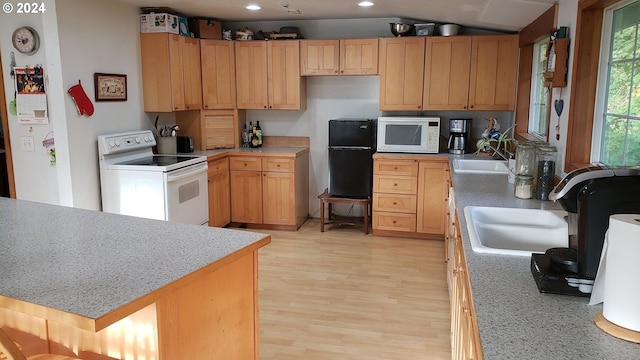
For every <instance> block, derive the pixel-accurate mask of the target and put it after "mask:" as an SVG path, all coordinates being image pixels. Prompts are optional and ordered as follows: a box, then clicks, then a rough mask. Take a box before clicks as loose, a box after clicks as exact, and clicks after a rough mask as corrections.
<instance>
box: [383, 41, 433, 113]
mask: <svg viewBox="0 0 640 360" xmlns="http://www.w3.org/2000/svg"><path fill="white" fill-rule="evenodd" d="M424 46H425V39H424V37H418V36H413V37H403V38H384V39H380V58H379V60H380V64H379V65H380V110H422V88H423V82H424Z"/></svg>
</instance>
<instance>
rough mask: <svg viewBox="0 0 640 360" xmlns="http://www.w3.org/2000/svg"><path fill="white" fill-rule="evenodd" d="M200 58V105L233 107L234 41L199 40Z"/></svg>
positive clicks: (207, 107)
mask: <svg viewBox="0 0 640 360" xmlns="http://www.w3.org/2000/svg"><path fill="white" fill-rule="evenodd" d="M200 56H201V59H202V102H203V104H202V107H203V108H204V109H234V108H235V107H236V63H235V52H234V42H233V41H227V40H205V39H201V40H200Z"/></svg>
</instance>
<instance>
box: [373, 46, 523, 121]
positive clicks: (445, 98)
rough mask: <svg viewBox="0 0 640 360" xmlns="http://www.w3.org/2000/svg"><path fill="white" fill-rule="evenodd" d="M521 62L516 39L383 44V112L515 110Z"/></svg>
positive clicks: (381, 100) (381, 72) (381, 106)
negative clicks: (518, 72) (517, 75)
mask: <svg viewBox="0 0 640 360" xmlns="http://www.w3.org/2000/svg"><path fill="white" fill-rule="evenodd" d="M421 46H422V52H421V53H420V49H421ZM517 62H518V36H517V35H479V36H447V37H430V36H427V37H406V38H391V39H390V38H386V39H380V110H386V111H390V110H401V111H406V110H514V104H515V92H516V71H517V64H518V63H517ZM418 66H420V68H419V69H418V68H417V67H418Z"/></svg>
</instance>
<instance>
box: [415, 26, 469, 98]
mask: <svg viewBox="0 0 640 360" xmlns="http://www.w3.org/2000/svg"><path fill="white" fill-rule="evenodd" d="M426 42H427V43H426V53H425V64H424V69H425V70H424V98H423V106H424V109H425V110H466V109H467V106H468V102H469V73H470V67H471V36H447V37H429V38H427V39H426Z"/></svg>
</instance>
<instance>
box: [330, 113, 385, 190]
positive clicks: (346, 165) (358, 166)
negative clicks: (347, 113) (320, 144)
mask: <svg viewBox="0 0 640 360" xmlns="http://www.w3.org/2000/svg"><path fill="white" fill-rule="evenodd" d="M376 125H377V121H376V120H375V119H335V120H329V195H331V196H341V197H348V198H367V197H370V196H371V190H372V188H373V153H375V152H376V132H377V127H376Z"/></svg>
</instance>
